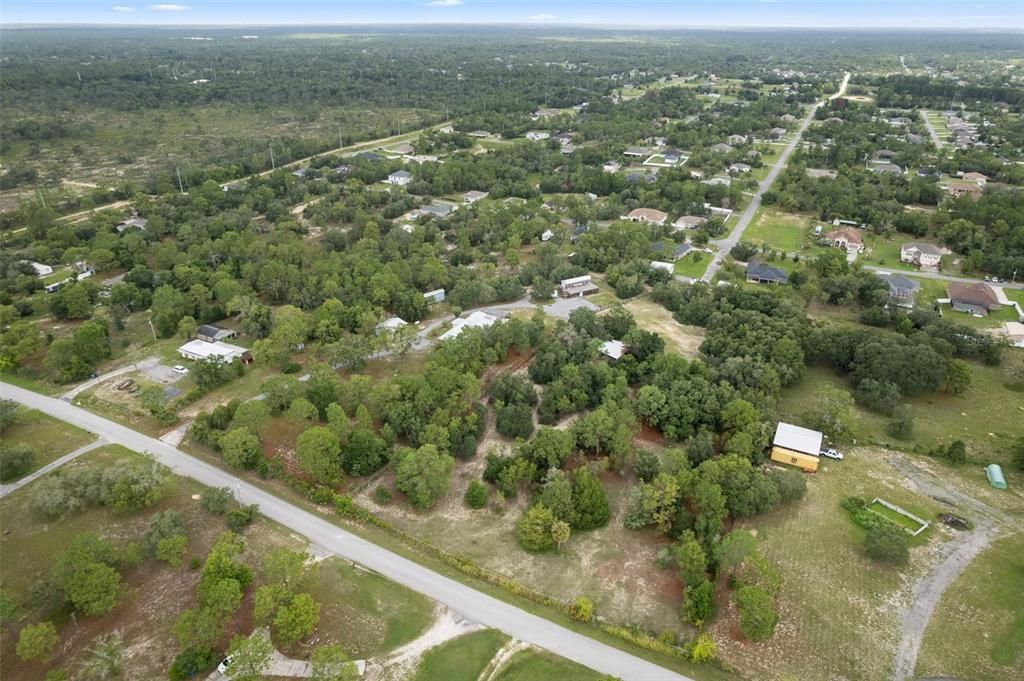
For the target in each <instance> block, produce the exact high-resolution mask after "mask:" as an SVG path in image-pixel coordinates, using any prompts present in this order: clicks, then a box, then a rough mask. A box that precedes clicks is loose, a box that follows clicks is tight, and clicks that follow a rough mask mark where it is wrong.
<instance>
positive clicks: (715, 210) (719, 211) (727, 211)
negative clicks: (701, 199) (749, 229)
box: [704, 203, 732, 220]
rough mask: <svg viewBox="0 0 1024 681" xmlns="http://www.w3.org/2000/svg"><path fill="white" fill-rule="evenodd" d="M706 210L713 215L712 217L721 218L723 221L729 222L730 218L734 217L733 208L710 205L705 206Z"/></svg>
mask: <svg viewBox="0 0 1024 681" xmlns="http://www.w3.org/2000/svg"><path fill="white" fill-rule="evenodd" d="M704 210H706V211H707V212H709V213H711V214H712V215H717V216H719V217H721V218H722V219H723V220H728V219H729V217H730V216H731V215H732V208H721V207H719V206H712V205H711V204H710V203H705V204H704Z"/></svg>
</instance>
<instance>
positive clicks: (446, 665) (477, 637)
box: [412, 629, 509, 681]
mask: <svg viewBox="0 0 1024 681" xmlns="http://www.w3.org/2000/svg"><path fill="white" fill-rule="evenodd" d="M508 640H509V639H508V636H505V634H503V633H501V632H500V631H496V630H494V629H485V630H484V631H475V632H473V633H472V634H465V635H463V636H459V637H458V638H453V639H452V640H450V641H445V642H444V643H442V644H441V645H439V646H437V647H434V648H431V649H430V650H428V651H427V652H426V653H425V654H424V655H423V658H422V659H421V660H420V666H419V668H418V669H417V670H416V675H415V676H414V677H413V680H412V681H477V679H478V678H480V674H481V672H483V671H484V670H485V669H486V668H487V665H488V663H490V661H491V658H492V657H494V654H495V653H497V652H498V649H499V648H501V647H502V646H503V645H505V642H506V641H508Z"/></svg>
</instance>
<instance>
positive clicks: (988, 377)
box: [779, 350, 1024, 484]
mask: <svg viewBox="0 0 1024 681" xmlns="http://www.w3.org/2000/svg"><path fill="white" fill-rule="evenodd" d="M1003 357H1004V359H1003V363H1002V365H1000V366H998V367H990V366H985V365H982V364H977V363H973V362H972V363H971V379H972V381H971V386H970V387H969V388H968V389H967V391H966V392H965V393H964V394H963V395H949V394H946V393H936V394H931V395H922V396H919V397H913V398H910V399H905V400H903V402H905V403H907V404H910V405H911V407H912V408H913V413H914V439H913V440H911V441H910V442H905V443H900V442H899V441H897V440H894V439H893V438H892V437H891V436H890V435H889V434H888V433H887V432H886V425H887V424H888V421H889V419H888V418H887V417H885V416H882V415H880V414H876V413H874V412H869V411H867V410H865V409H862V408H861V407H859V406H856V405H855V406H854V407H853V413H852V418H851V419H850V422H851V423H852V424H853V437H854V438H855V439H856V441H857V442H860V443H863V442H866V443H875V444H888V443H892V444H893V446H895V447H898V448H902V449H910V450H914V451H920V452H926V451H928V450H930V449H932V448H934V447H935V446H936V445H939V444H946V443H949V442H951V441H953V440H956V439H960V440H963V441H964V442H965V444H966V445H967V449H968V453H969V455H971V457H972V461H973V462H974V463H981V462H982V461H983V462H984V463H1000V464H1002V465H1003V469H1004V470H1010V466H1009V464H1010V453H1009V449H1008V445H1009V443H1010V442H1011V441H1012V438H1013V437H1016V436H1017V435H1019V434H1020V433H1019V430H1018V429H1016V428H1014V427H1013V426H1014V424H1019V423H1020V422H1021V421H1022V420H1024V400H1022V399H1021V393H1020V392H1017V391H1015V390H1014V389H1013V386H1014V385H1015V383H1014V381H1015V380H1019V379H1015V378H1014V377H1015V376H1017V375H1019V373H1020V371H1021V370H1022V369H1021V367H1022V365H1024V353H1022V352H1020V351H1017V350H1007V351H1006V352H1004V353H1003ZM825 385H833V386H837V387H839V388H842V389H843V390H847V391H851V390H852V386H851V385H850V383H849V381H848V380H846V379H845V378H843V377H841V376H839V375H838V374H836V373H835V372H833V371H832V370H831V369H827V368H821V367H812V368H809V369H808V370H807V375H806V376H805V377H804V380H803V381H802V382H801V383H799V384H798V385H796V386H794V387H792V388H788V389H786V390H784V391H783V395H782V399H781V400H780V401H779V416H780V417H781V418H783V419H785V420H790V421H792V422H794V423H800V422H801V419H802V417H803V416H804V415H805V414H806V413H808V412H809V411H810V410H811V409H812V408H813V407H814V406H815V404H816V402H817V399H818V395H819V394H820V392H821V390H822V388H823V387H824V386H825ZM978 475H980V476H981V477H982V478H983V477H984V474H983V473H980V472H979V473H978ZM1011 477H1012V476H1011ZM1020 482H1021V483H1022V484H1024V476H1021V477H1020ZM1011 484H1012V481H1011Z"/></svg>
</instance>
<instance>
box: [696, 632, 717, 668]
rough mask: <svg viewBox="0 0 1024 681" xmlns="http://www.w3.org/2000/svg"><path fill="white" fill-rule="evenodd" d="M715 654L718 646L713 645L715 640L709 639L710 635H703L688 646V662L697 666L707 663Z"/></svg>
mask: <svg viewBox="0 0 1024 681" xmlns="http://www.w3.org/2000/svg"><path fill="white" fill-rule="evenodd" d="M717 652H718V646H717V645H716V644H715V640H714V639H713V638H711V635H710V634H707V633H704V634H701V635H700V636H698V637H697V638H696V639H695V640H694V642H693V643H692V644H691V645H690V661H691V662H697V663H698V664H699V663H702V662H709V661H711V660H713V659H714V657H715V654H716V653H717Z"/></svg>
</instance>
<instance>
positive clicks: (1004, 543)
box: [916, 534, 1024, 681]
mask: <svg viewBox="0 0 1024 681" xmlns="http://www.w3.org/2000/svg"><path fill="white" fill-rule="evenodd" d="M916 673H917V675H918V676H919V677H929V676H952V677H959V678H963V679H972V681H1003V679H1021V678H1024V537H1022V536H1021V535H1020V534H1017V535H1014V536H1012V537H1007V538H1004V539H1002V540H1000V541H998V542H996V543H995V544H993V545H992V546H990V547H989V548H988V549H987V550H986V551H984V552H983V553H981V554H980V555H978V556H977V557H975V559H974V560H973V561H972V562H971V564H970V565H968V566H967V568H966V569H965V570H964V572H963V573H962V574H961V575H960V578H959V579H957V580H956V582H954V583H953V584H952V586H950V588H949V589H947V590H946V592H945V594H943V596H942V600H941V601H940V602H939V607H938V608H936V610H935V614H934V615H932V619H931V622H930V623H929V626H928V630H927V631H926V632H925V636H924V641H923V643H922V645H921V654H920V655H919V656H918V658H917V670H916Z"/></svg>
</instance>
